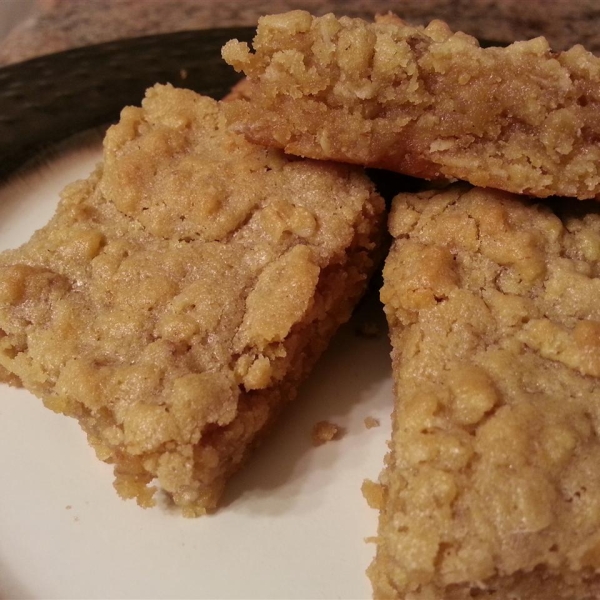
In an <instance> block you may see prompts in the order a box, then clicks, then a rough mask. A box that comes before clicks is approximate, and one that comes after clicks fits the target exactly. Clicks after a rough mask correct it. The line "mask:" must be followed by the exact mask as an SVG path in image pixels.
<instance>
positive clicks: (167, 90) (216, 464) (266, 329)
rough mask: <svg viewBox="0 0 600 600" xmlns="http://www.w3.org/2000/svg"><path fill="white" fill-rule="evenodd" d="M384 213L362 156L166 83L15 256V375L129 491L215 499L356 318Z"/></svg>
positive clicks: (5, 340) (9, 274)
mask: <svg viewBox="0 0 600 600" xmlns="http://www.w3.org/2000/svg"><path fill="white" fill-rule="evenodd" d="M382 214H383V202H382V200H381V198H380V197H379V196H378V195H376V194H375V192H374V190H373V187H372V184H371V183H370V182H369V181H368V179H367V178H366V176H365V175H364V174H363V173H362V171H361V170H357V169H354V168H346V167H341V166H339V165H332V164H327V163H315V162H311V161H307V160H297V159H294V158H286V157H285V156H284V155H283V154H281V153H280V152H279V151H277V150H266V149H264V148H259V147H256V146H253V145H251V144H249V143H248V142H246V140H245V139H244V138H243V137H242V136H239V135H236V134H231V133H228V132H227V130H226V127H225V120H224V117H223V115H222V113H221V108H220V105H219V104H218V103H216V102H215V101H214V100H211V99H209V98H204V97H201V96H198V95H197V94H195V93H193V92H191V91H187V90H179V89H174V88H172V87H170V86H156V87H154V88H152V89H150V90H149V91H148V92H147V95H146V98H145V100H144V102H143V105H142V107H141V108H133V107H129V108H125V109H124V110H123V112H122V114H121V120H120V122H119V124H117V125H115V126H113V127H112V128H111V129H110V130H109V131H108V133H107V135H106V139H105V141H104V164H103V166H101V167H99V168H98V170H97V171H96V172H95V173H94V174H93V175H92V176H91V177H90V178H89V179H88V180H86V181H79V182H77V183H74V184H72V185H70V186H68V187H67V188H66V189H65V190H64V192H63V194H62V199H61V201H60V204H59V206H58V209H57V212H56V215H55V216H54V217H53V219H52V221H51V222H50V223H49V224H48V225H47V226H46V227H45V228H43V229H42V230H40V231H38V232H37V233H36V234H35V235H34V236H33V237H32V239H31V240H30V241H29V242H28V243H27V244H25V245H24V246H22V247H21V248H19V249H18V250H15V251H8V252H6V253H4V254H2V255H1V257H0V364H1V365H2V367H3V368H4V369H5V370H6V371H1V372H0V374H1V375H2V377H3V378H4V379H7V376H6V372H8V373H11V374H13V375H14V376H16V377H18V378H19V379H20V381H21V382H22V383H23V385H24V386H25V387H26V388H27V389H29V390H30V391H31V392H33V393H34V394H36V395H38V396H40V397H41V398H42V399H43V401H44V403H45V404H46V406H48V407H49V408H51V409H53V410H55V411H57V412H60V413H64V414H66V415H69V416H72V417H75V418H77V419H78V420H79V422H80V423H81V426H82V427H83V429H84V430H85V431H86V433H87V435H88V438H89V441H90V443H91V445H92V446H93V447H94V449H95V451H96V453H97V455H98V457H99V458H100V459H102V460H104V461H106V462H110V463H113V464H114V470H115V476H116V480H115V487H116V489H117V491H118V492H119V494H120V495H121V496H122V497H124V498H136V499H137V501H138V503H139V504H140V505H141V506H144V507H146V506H151V505H153V504H154V500H153V496H154V492H155V488H154V487H153V486H151V485H150V484H151V482H153V480H157V482H158V484H159V486H160V487H161V488H162V489H163V490H164V491H166V492H167V493H168V495H169V496H170V497H171V498H172V499H173V501H174V503H175V504H176V505H177V506H179V507H181V508H182V509H183V513H184V514H185V515H187V516H196V515H200V514H203V513H204V512H206V511H207V510H210V509H213V508H214V507H215V506H216V504H217V500H218V498H219V495H220V494H221V492H222V489H223V486H224V483H225V481H226V479H227V478H228V477H229V476H230V475H231V474H232V473H233V472H234V471H235V470H236V469H237V468H238V467H239V466H240V464H241V463H242V461H243V460H244V459H245V457H246V455H247V453H248V451H249V449H250V447H251V446H252V445H253V444H254V443H255V442H256V441H257V440H258V438H259V437H260V435H261V434H262V433H263V431H265V429H266V428H267V427H268V426H269V424H270V423H271V421H272V420H273V418H274V416H275V415H276V414H277V412H278V411H279V409H280V407H281V406H282V405H283V404H284V403H285V402H287V401H288V400H289V399H291V398H292V397H293V396H294V395H295V394H296V389H297V386H298V384H299V382H300V381H301V380H302V378H303V377H304V376H305V375H306V374H307V372H308V371H309V369H310V368H311V366H312V364H313V363H314V362H315V360H316V359H317V357H318V356H319V354H320V353H321V352H322V350H323V349H324V348H325V346H326V345H327V342H328V340H329V338H330V337H331V335H332V334H333V332H334V331H335V330H336V328H337V327H338V325H340V324H341V323H342V322H344V321H346V320H347V319H348V317H349V315H350V312H351V310H352V307H353V305H354V304H355V302H356V301H357V299H358V298H359V296H360V295H361V293H362V292H363V290H364V289H365V285H366V281H367V278H368V275H369V273H370V271H371V270H372V269H373V264H374V258H373V255H374V253H376V252H377V248H378V243H379V242H378V240H379V237H380V229H381V227H380V222H381V220H382ZM2 367H0V368H2Z"/></svg>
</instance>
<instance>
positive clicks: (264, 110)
mask: <svg viewBox="0 0 600 600" xmlns="http://www.w3.org/2000/svg"><path fill="white" fill-rule="evenodd" d="M253 46H254V51H253V52H251V51H250V49H249V47H248V45H247V44H246V43H240V42H237V41H236V40H233V41H230V42H228V43H227V45H225V47H224V48H223V57H224V58H225V60H226V61H227V62H228V63H229V64H231V65H232V66H233V67H235V69H236V70H238V71H240V70H242V71H244V72H245V74H246V75H247V76H248V78H249V80H250V84H251V85H252V86H253V87H252V94H251V95H249V96H247V97H243V98H240V99H238V101H237V102H234V103H232V104H231V105H230V106H229V107H228V109H227V114H228V118H229V120H230V121H231V123H232V124H233V126H234V127H235V129H236V130H238V131H241V132H243V133H244V134H245V135H246V136H247V138H248V139H250V140H252V141H254V142H257V143H260V144H264V145H266V146H274V147H279V148H284V149H285V151H286V152H288V153H291V154H297V155H300V156H308V157H311V158H318V159H334V160H338V161H342V162H349V163H358V164H362V165H367V166H372V167H380V168H384V169H390V170H393V171H398V172H400V173H405V174H407V175H413V176H416V177H423V178H426V179H440V178H442V179H444V178H446V179H462V180H465V181H469V182H471V183H472V184H474V185H478V186H482V187H493V188H498V189H502V190H507V191H510V192H518V193H526V194H530V195H533V196H538V197H547V196H551V195H562V196H570V197H577V198H580V199H585V198H595V197H598V196H599V195H600V145H599V144H598V140H599V139H600V116H599V115H600V58H597V57H595V56H593V55H592V54H590V53H588V52H586V51H585V50H584V49H583V47H581V46H575V47H573V48H572V49H570V50H568V51H566V52H562V53H554V52H552V51H551V50H550V48H549V46H548V43H547V42H546V40H545V39H543V38H537V39H534V40H531V41H529V42H518V43H515V44H512V45H511V46H509V47H507V48H485V49H484V48H481V47H480V46H479V44H478V43H477V41H476V40H475V39H474V38H472V37H470V36H467V35H465V34H463V33H452V32H451V31H450V29H449V28H448V26H447V25H446V24H444V23H442V22H441V21H433V22H432V23H431V24H430V25H429V26H427V27H425V28H423V27H412V26H409V25H407V24H406V23H404V22H403V21H402V20H401V19H399V18H398V17H396V16H394V15H392V14H388V15H385V16H381V17H378V18H377V19H376V20H375V22H374V23H369V22H366V21H363V20H361V19H350V18H348V17H342V18H341V19H336V18H335V17H334V16H333V15H331V14H330V15H326V16H324V17H312V16H311V15H310V14H309V13H307V12H304V11H294V12H290V13H286V14H282V15H273V16H267V17H263V18H262V19H260V21H259V26H258V32H257V35H256V38H255V39H254V44H253Z"/></svg>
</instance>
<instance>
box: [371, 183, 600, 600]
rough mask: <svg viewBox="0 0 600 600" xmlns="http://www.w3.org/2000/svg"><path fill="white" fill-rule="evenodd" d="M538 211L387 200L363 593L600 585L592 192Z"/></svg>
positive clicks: (517, 595) (530, 598)
mask: <svg viewBox="0 0 600 600" xmlns="http://www.w3.org/2000/svg"><path fill="white" fill-rule="evenodd" d="M590 205H591V206H590ZM555 209H556V210H555V212H552V211H551V210H550V208H549V207H548V206H543V205H535V204H533V203H531V202H530V201H528V200H527V199H525V198H519V197H517V196H512V195H510V194H507V193H504V192H499V191H493V190H484V189H478V188H474V189H469V188H467V187H459V186H455V187H451V188H449V189H447V190H445V191H438V192H427V193H422V194H417V195H408V194H403V195H400V196H397V197H396V198H395V200H394V204H393V208H392V213H391V216H390V221H389V223H390V229H391V233H392V235H393V236H394V238H395V241H394V245H393V248H392V250H391V253H390V254H389V256H388V258H387V262H386V265H385V268H384V287H383V289H382V300H383V302H384V305H385V311H386V314H387V318H388V321H389V324H390V331H391V338H392V346H393V352H392V360H393V374H394V383H395V393H396V407H395V411H394V415H393V433H392V441H391V444H390V453H389V455H388V457H387V460H386V468H385V469H384V471H383V473H382V479H381V482H382V488H381V490H380V491H381V492H382V495H381V497H380V508H381V515H380V523H379V533H378V549H377V556H376V559H375V560H374V562H373V564H372V566H371V568H370V577H371V579H372V582H373V585H374V589H375V596H376V597H377V598H386V599H390V598H402V599H403V600H425V599H426V600H434V599H435V600H442V599H444V600H458V599H466V598H497V599H498V600H550V599H552V600H591V599H595V598H598V597H600V469H599V465H600V439H599V432H600V302H598V299H599V298H600V206H598V205H597V204H596V203H589V202H588V203H578V202H577V203H570V204H565V203H563V204H559V203H557V204H556V206H555ZM376 495H377V494H374V496H376Z"/></svg>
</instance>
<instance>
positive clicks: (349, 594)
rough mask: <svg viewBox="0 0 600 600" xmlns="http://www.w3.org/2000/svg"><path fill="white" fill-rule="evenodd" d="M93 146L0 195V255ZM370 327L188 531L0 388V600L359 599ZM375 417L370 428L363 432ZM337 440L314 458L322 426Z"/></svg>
mask: <svg viewBox="0 0 600 600" xmlns="http://www.w3.org/2000/svg"><path fill="white" fill-rule="evenodd" d="M99 159H100V145H99V143H98V141H97V137H96V141H95V142H94V143H92V144H89V143H88V144H86V145H84V146H81V145H80V146H79V147H77V148H75V149H73V148H71V149H70V150H69V151H68V152H66V153H64V154H63V155H61V156H59V157H55V158H53V159H52V160H51V161H49V162H48V163H47V164H46V165H44V166H43V167H40V168H37V169H36V170H35V171H30V172H28V173H27V174H26V175H25V176H22V177H20V178H19V179H18V180H14V181H13V182H11V183H9V184H5V185H3V186H0V249H1V250H3V249H5V248H10V247H15V246H17V245H19V244H21V243H23V242H25V241H26V240H27V239H28V238H29V236H30V235H31V234H32V233H33V231H34V230H35V229H37V228H39V227H41V226H42V225H44V224H45V223H46V222H47V221H48V219H49V218H50V216H51V215H52V213H53V211H54V208H55V206H56V203H57V200H58V192H59V191H60V190H61V189H62V187H63V186H64V185H65V184H67V183H69V182H70V181H73V180H75V179H79V178H83V177H86V176H87V174H88V173H89V172H90V171H91V170H92V168H93V166H94V164H95V163H96V162H97V161H98V160H99ZM371 304H372V305H371V307H369V306H367V307H363V309H362V311H361V312H362V313H363V315H362V316H360V315H359V317H358V318H364V313H365V311H366V312H369V311H374V314H375V316H377V317H378V318H379V319H380V323H381V324H382V331H381V334H380V335H379V336H378V337H376V338H374V339H365V338H362V337H358V336H357V335H356V333H355V328H356V325H357V317H355V319H354V321H353V322H351V323H350V324H349V325H348V326H346V327H345V328H344V329H343V330H342V331H341V332H340V333H339V335H338V336H337V337H336V338H335V340H334V342H333V344H332V346H331V347H330V349H329V351H328V352H327V353H326V355H325V356H324V357H323V358H322V360H321V361H320V362H319V364H318V367H317V368H316V370H315V371H314V372H313V374H312V376H311V378H310V379H309V381H308V382H307V383H306V384H305V385H304V386H303V388H302V393H301V394H300V397H299V398H298V400H297V401H296V402H295V404H293V405H292V406H290V407H289V409H288V410H287V411H286V412H285V414H284V415H283V417H282V419H281V421H280V422H279V426H278V427H277V428H276V430H275V432H274V434H273V435H272V436H271V437H270V438H269V439H268V440H267V441H266V442H265V443H264V444H263V446H262V447H261V448H260V449H259V450H258V451H257V452H256V453H255V455H254V457H253V459H252V460H251V462H250V463H249V464H248V465H247V466H246V468H245V469H244V470H243V471H242V472H241V473H240V474H239V475H237V476H236V477H235V478H234V479H233V480H232V481H231V483H230V485H229V488H228V491H227V493H226V496H225V499H224V503H223V506H222V508H221V509H220V510H219V511H218V512H217V513H216V514H215V515H213V516H209V517H202V518H199V519H195V520H190V519H184V518H182V517H180V516H179V515H178V514H176V513H174V512H172V511H170V510H169V509H167V508H164V507H157V508H154V509H150V510H143V509H141V508H139V507H138V506H137V505H136V504H135V502H133V501H126V502H125V501H122V500H120V499H119V498H118V497H117V495H116V493H115V492H114V490H113V488H112V485H111V484H112V472H111V467H110V466H109V465H105V464H103V463H101V462H99V461H98V460H97V459H96V458H95V456H94V454H93V452H92V450H91V449H90V448H89V447H88V445H87V442H86V440H85V436H84V435H83V433H82V432H81V431H80V430H79V427H78V425H77V423H76V422H75V421H73V420H71V419H67V418H65V417H63V416H60V415H56V414H54V413H52V412H51V411H49V410H47V409H46V408H44V407H43V406H42V403H41V401H40V400H38V399H37V398H35V397H33V396H32V395H31V394H29V393H28V392H26V391H24V390H20V389H13V388H9V387H8V386H2V385H1V384H0V476H1V477H2V484H1V493H0V598H1V599H2V600H8V599H9V598H10V599H17V598H36V599H46V598H61V599H68V598H86V599H87V598H107V599H108V598H244V599H246V598H248V599H249V598H261V599H266V598H273V599H275V598H278V599H287V598H303V599H313V598H314V599H316V598H323V599H333V598H344V599H353V598H369V597H370V596H371V589H370V585H369V581H368V579H367V577H366V575H365V569H366V568H367V566H368V564H369V562H370V561H371V558H372V556H373V552H374V548H373V546H372V545H369V544H367V543H365V541H364V538H366V537H368V536H372V535H374V534H375V531H376V521H377V514H376V512H375V511H373V510H371V509H369V508H368V506H367V504H366V502H365V500H364V499H363V497H362V495H361V491H360V486H361V483H362V481H363V479H365V478H371V479H375V478H377V476H378V473H379V471H380V469H381V465H382V461H383V456H384V453H385V440H386V439H387V438H388V437H389V426H388V423H389V414H390V412H391V404H392V385H391V379H390V363H389V346H388V342H387V334H386V331H385V329H384V326H383V323H382V320H381V314H380V309H379V308H378V306H377V305H376V303H375V302H372V303H371ZM367 416H372V417H375V418H378V419H380V421H381V426H380V427H378V428H374V429H370V430H367V429H366V427H365V425H364V419H365V417H367ZM324 419H327V420H330V421H332V422H335V423H337V424H339V425H341V426H343V427H344V428H346V430H347V433H346V435H345V436H344V437H343V438H342V439H341V440H339V441H334V442H330V443H328V444H325V445H323V446H320V447H317V448H315V447H313V446H312V444H311V439H310V436H311V429H312V427H313V425H314V424H315V423H316V422H317V421H320V420H324Z"/></svg>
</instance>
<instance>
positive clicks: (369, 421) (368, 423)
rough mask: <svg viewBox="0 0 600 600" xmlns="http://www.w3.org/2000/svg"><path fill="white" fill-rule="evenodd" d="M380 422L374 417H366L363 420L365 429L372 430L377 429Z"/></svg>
mask: <svg viewBox="0 0 600 600" xmlns="http://www.w3.org/2000/svg"><path fill="white" fill-rule="evenodd" d="M379 425H380V422H379V419H376V418H375V417H366V418H365V427H366V428H367V429H373V427H379Z"/></svg>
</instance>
